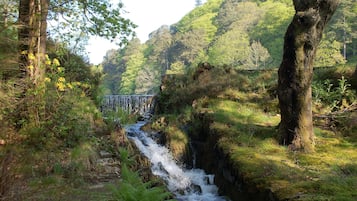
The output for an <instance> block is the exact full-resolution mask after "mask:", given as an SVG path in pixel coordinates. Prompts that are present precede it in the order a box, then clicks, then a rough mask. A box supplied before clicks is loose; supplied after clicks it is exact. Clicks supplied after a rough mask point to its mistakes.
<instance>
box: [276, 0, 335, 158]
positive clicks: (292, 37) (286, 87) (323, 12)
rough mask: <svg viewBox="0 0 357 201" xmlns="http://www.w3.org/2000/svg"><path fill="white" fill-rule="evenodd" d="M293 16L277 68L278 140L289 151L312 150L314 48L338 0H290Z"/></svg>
mask: <svg viewBox="0 0 357 201" xmlns="http://www.w3.org/2000/svg"><path fill="white" fill-rule="evenodd" d="M293 2H294V7H295V11H296V12H295V15H294V17H293V20H292V22H291V23H290V25H289V26H288V29H287V31H286V34H285V38H284V54H283V59H282V62H281V65H280V68H279V72H278V75H279V80H278V98H279V107H280V113H281V122H280V124H279V133H280V136H281V139H280V143H281V144H283V145H289V146H290V148H291V149H292V150H301V151H305V152H311V151H313V150H314V132H313V124H312V108H311V107H312V106H311V105H312V103H311V98H312V94H311V82H312V75H313V61H314V58H315V55H316V49H317V47H318V45H319V42H320V41H321V38H322V33H323V30H324V28H325V26H326V24H327V22H328V21H329V20H330V19H331V17H332V15H333V13H334V12H335V10H336V9H337V6H338V4H339V1H338V0H321V1H317V0H314V1H311V0H293Z"/></svg>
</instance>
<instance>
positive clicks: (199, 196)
mask: <svg viewBox="0 0 357 201" xmlns="http://www.w3.org/2000/svg"><path fill="white" fill-rule="evenodd" d="M145 123H146V122H144V121H141V122H138V123H136V124H133V125H129V126H127V127H126V133H127V136H128V138H129V139H131V140H133V141H134V142H135V144H136V146H137V147H138V149H139V150H140V151H141V153H142V154H144V155H145V156H146V157H147V158H148V159H149V160H150V162H151V164H152V167H151V170H152V173H153V174H154V175H157V176H159V177H161V178H162V179H163V180H164V181H165V182H166V184H167V187H168V189H169V190H170V191H171V192H172V193H173V194H174V195H175V196H176V197H175V199H177V200H179V201H226V200H227V199H225V198H224V197H222V196H220V195H218V188H217V186H216V185H214V183H213V180H214V175H209V174H206V173H205V172H204V170H202V169H186V168H184V167H182V166H181V165H178V163H176V161H175V160H174V159H173V157H172V155H171V153H170V151H169V150H168V149H167V148H166V147H165V146H162V145H159V144H157V143H156V141H155V140H153V139H152V138H150V137H149V136H148V133H146V132H144V131H142V130H141V129H140V128H141V126H143V125H144V124H145Z"/></svg>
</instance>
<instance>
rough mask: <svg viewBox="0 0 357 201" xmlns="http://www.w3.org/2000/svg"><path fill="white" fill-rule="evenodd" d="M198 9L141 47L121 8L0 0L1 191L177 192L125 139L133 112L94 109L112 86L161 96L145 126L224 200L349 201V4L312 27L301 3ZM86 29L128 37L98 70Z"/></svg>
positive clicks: (355, 173)
mask: <svg viewBox="0 0 357 201" xmlns="http://www.w3.org/2000/svg"><path fill="white" fill-rule="evenodd" d="M199 2H200V1H197V3H196V4H197V5H196V7H195V8H194V9H193V10H192V11H191V12H189V13H188V14H187V15H185V16H183V18H182V19H181V20H180V21H178V22H177V23H175V24H172V25H163V26H161V27H160V28H159V29H157V30H153V32H152V33H150V35H149V39H148V40H147V41H145V42H144V41H140V40H139V39H138V38H137V37H136V36H135V28H136V25H135V24H134V23H132V22H131V21H130V19H126V18H124V17H122V16H123V15H122V13H123V12H124V11H123V6H124V5H123V4H122V3H118V4H115V5H114V4H112V3H111V1H109V0H103V1H68V0H61V1H48V0H20V1H14V0H2V1H0V27H1V29H0V47H1V48H0V78H1V79H0V200H61V201H62V200H98V201H99V200H150V201H151V200H152V201H154V200H155V201H159V200H175V196H174V195H173V194H172V193H171V192H169V190H168V189H167V187H165V182H164V181H162V180H160V178H158V177H157V176H155V175H153V174H152V172H151V171H150V161H148V159H147V158H145V157H143V155H142V154H141V153H140V151H139V150H138V149H137V147H135V145H134V144H133V143H132V142H131V141H130V140H129V139H128V138H127V136H126V133H125V132H126V131H125V125H130V124H133V123H134V122H136V121H137V120H138V119H140V118H141V117H139V116H138V114H129V113H127V112H125V111H113V112H112V113H110V114H106V116H104V115H103V113H102V112H101V110H100V108H101V104H102V102H103V98H104V96H105V95H112V94H120V95H133V94H136V95H154V96H155V100H156V107H155V111H154V114H152V118H151V120H150V122H149V123H147V124H146V125H145V126H144V127H143V130H146V131H148V132H157V133H159V134H161V135H162V137H161V141H162V144H163V146H166V147H167V148H168V149H169V150H170V151H171V152H172V154H173V156H174V158H175V160H176V161H181V162H183V163H190V162H189V161H192V155H191V153H192V151H193V150H195V152H196V153H197V154H196V155H197V158H196V163H197V166H198V167H200V168H202V169H204V170H205V171H207V172H209V173H212V174H214V175H215V177H216V179H215V183H216V185H217V186H219V192H220V193H221V194H222V195H224V196H227V200H243V201H244V200H247V201H251V200H252V201H255V200H257V201H263V200H269V201H273V200H274V201H275V200H277V201H280V200H300V201H310V200H311V201H312V200H321V201H322V200H333V201H349V200H351V201H353V200H356V199H357V193H356V190H355V189H357V162H356V161H357V152H356V147H357V134H356V129H357V122H356V115H357V95H356V90H357V71H356V68H357V40H356V38H357V29H356V28H357V19H356V18H357V3H356V2H355V0H345V1H340V2H339V3H338V6H337V3H336V2H338V1H323V2H324V3H326V2H327V4H328V3H331V5H330V4H329V8H331V10H333V9H332V8H333V6H334V5H336V6H337V7H336V10H335V11H333V12H331V13H328V12H326V13H327V14H326V13H324V12H321V13H319V14H320V15H326V17H325V18H323V20H325V21H323V20H320V19H319V20H320V21H319V23H317V24H318V26H317V25H316V24H313V23H312V24H313V25H312V26H311V27H312V28H311V29H310V27H309V29H306V30H308V31H305V28H306V27H308V26H310V24H308V25H306V23H310V21H301V20H302V19H306V18H304V17H305V15H302V17H301V18H299V15H300V14H301V13H303V14H306V13H307V14H306V16H307V17H309V16H308V15H310V14H311V13H312V14H311V15H313V14H314V13H313V12H311V9H310V10H309V9H307V10H303V9H305V7H308V6H311V5H310V3H306V4H303V3H302V4H299V3H301V2H305V1H295V0H294V1H290V0H264V1H261V0H248V1H239V0H208V1H207V2H206V3H204V4H201V3H199ZM306 2H310V1H306ZM334 3H336V4H334ZM311 4H314V3H311ZM319 6H320V5H319ZM321 8H322V6H321ZM298 9H300V10H299V12H297V10H298ZM332 14H333V15H332ZM330 17H331V18H330ZM312 19H313V20H314V19H315V18H312ZM309 20H310V18H309ZM321 21H323V22H322V23H323V24H322V25H321V24H320V22H321ZM302 22H303V23H302ZM294 23H295V24H294ZM299 23H300V24H304V26H302V27H299V28H296V26H299ZM324 23H326V24H324ZM294 26H295V28H291V27H294ZM289 28H290V29H289ZM289 30H290V31H291V32H289ZM310 30H313V31H310ZM288 33H291V34H302V35H303V34H305V33H306V34H307V37H301V38H298V37H296V41H295V43H289V42H291V41H289V37H288V36H289V35H288ZM315 33H318V34H317V36H316V35H314V34H315ZM319 33H321V35H319ZM90 36H100V37H104V38H107V39H110V40H112V41H113V42H116V43H118V44H120V45H121V46H120V48H119V49H113V50H110V51H108V52H107V53H106V56H105V57H104V58H103V62H102V63H101V64H99V65H92V64H90V62H89V61H88V58H87V55H86V53H85V49H84V47H85V45H86V43H87V41H88V39H89V37H90ZM315 37H316V38H315ZM301 40H303V41H305V42H306V43H307V42H311V43H309V44H308V45H309V46H306V43H305V45H303V46H302V48H303V53H301V52H299V51H298V50H299V46H298V44H299V42H300V41H301ZM320 40H321V41H320ZM289 44H290V45H289ZM295 45H296V48H295ZM291 46H294V48H292V49H293V50H294V51H295V50H296V51H295V52H294V54H295V56H294V58H295V59H296V60H293V59H292V60H289V59H291V57H288V56H289V55H291V54H292V53H291V52H290V53H289V54H288V53H287V52H288V51H289V47H291ZM290 50H291V48H290ZM310 50H311V51H310ZM301 55H303V56H301ZM311 58H312V59H313V60H310V59H311ZM299 59H302V60H303V62H301V61H300V60H299ZM289 62H290V63H289ZM291 66H294V67H295V68H296V69H297V70H296V73H295V74H294V73H291V69H292V68H291ZM301 68H302V69H305V70H301ZM306 69H308V72H309V73H307V74H306V73H305V74H299V73H301V72H305V71H306V72H307V70H306ZM286 72H287V73H288V74H284V73H286ZM289 73H290V74H289ZM293 75H297V76H296V77H293ZM289 76H291V77H289ZM299 76H300V77H299ZM287 77H289V79H285V78H287ZM304 78H306V79H304ZM289 80H290V81H292V82H293V83H291V82H289ZM296 80H298V81H300V82H301V83H302V84H301V85H299V84H298V85H297V87H296V85H295V84H296V83H295V82H297V81H296ZM304 82H306V83H307V87H305V85H304ZM289 86H293V87H292V88H289ZM286 87H287V88H286ZM294 87H296V88H297V89H296V88H294ZM301 91H302V93H303V94H302V95H301V94H299V93H300V92H301ZM291 93H292V94H293V95H292V97H298V98H297V99H296V100H292V102H289V101H291V100H290V99H289V98H287V96H286V94H288V95H289V94H291ZM295 93H297V95H296V94H295ZM305 93H306V94H307V95H306V94H305ZM309 95H310V96H309ZM291 105H293V106H291ZM291 108H293V110H294V111H295V109H296V111H298V112H295V113H298V114H297V115H298V117H296V116H293V115H294V114H295V113H294V111H293V112H290V113H292V114H293V115H292V116H289V115H291V114H290V113H289V111H291ZM300 110H301V111H300ZM306 111H307V112H306ZM305 113H307V114H305ZM299 115H301V116H302V117H301V118H300V116H299ZM309 115H310V116H309ZM306 116H307V117H308V118H307V120H306V118H305V117H306ZM296 118H298V121H297V122H294V123H292V124H293V128H291V122H292V121H295V119H296ZM291 119H293V120H291ZM309 119H310V121H311V122H310V124H309ZM306 122H308V123H307V124H306ZM295 123H296V124H297V125H295ZM300 124H302V125H300ZM306 127H307V130H306ZM294 129H295V130H294ZM291 130H293V131H292V132H291ZM300 132H301V135H298V134H299V133H300ZM305 132H307V133H305ZM307 138H308V139H307Z"/></svg>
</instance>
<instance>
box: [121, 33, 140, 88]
mask: <svg viewBox="0 0 357 201" xmlns="http://www.w3.org/2000/svg"><path fill="white" fill-rule="evenodd" d="M142 49H143V46H141V44H140V41H139V40H138V39H134V40H132V41H131V42H130V43H129V45H128V46H127V47H126V49H125V56H124V60H125V63H126V65H127V67H126V70H125V72H124V73H123V75H122V76H123V77H122V80H121V83H120V90H119V93H120V94H134V91H135V88H136V86H135V80H136V77H137V76H138V73H139V71H140V69H141V68H142V65H143V63H144V62H145V59H144V55H143V52H142Z"/></svg>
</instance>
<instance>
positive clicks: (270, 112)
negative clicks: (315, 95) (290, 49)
mask: <svg viewBox="0 0 357 201" xmlns="http://www.w3.org/2000/svg"><path fill="white" fill-rule="evenodd" d="M321 71H323V70H322V69H321ZM215 73H216V76H210V75H205V78H207V79H208V78H209V79H208V81H209V83H211V84H212V83H214V84H215V85H220V86H219V87H214V88H210V87H208V86H212V85H208V81H207V83H204V86H203V84H202V83H201V84H202V85H200V83H191V84H190V83H188V85H187V86H186V88H187V89H190V90H185V92H186V94H185V96H186V97H195V98H194V99H192V100H194V101H193V102H190V104H189V105H185V106H184V107H183V108H181V109H178V110H181V111H185V114H184V115H183V116H184V118H182V119H185V120H183V121H178V120H177V119H180V118H179V116H178V115H173V116H172V117H170V118H166V120H167V122H166V126H168V125H169V127H171V128H170V129H171V130H170V132H172V133H173V136H175V135H177V134H178V133H180V132H177V129H178V128H181V126H183V125H187V124H188V123H190V122H191V125H196V124H197V125H201V126H202V125H205V126H206V127H207V129H208V132H209V134H210V135H215V137H216V138H217V143H216V146H217V148H219V150H222V151H223V153H224V154H225V155H228V156H229V159H230V163H231V164H232V167H233V168H234V170H232V171H233V172H239V174H240V175H241V176H242V180H244V181H245V182H247V183H248V184H250V185H253V186H256V187H258V188H259V189H261V190H262V191H264V190H267V189H269V190H271V191H272V192H273V193H274V194H275V195H276V196H277V197H278V198H279V199H281V200H299V201H310V200H334V201H335V200H341V201H342V200H346V201H352V200H356V199H357V196H356V194H357V193H356V191H355V189H357V184H356V183H357V176H356V174H357V173H356V172H357V163H356V161H357V152H356V151H355V150H356V148H357V140H354V139H356V137H355V136H356V135H355V133H354V129H355V127H356V126H355V125H354V119H355V118H354V117H355V116H356V115H355V114H351V115H347V117H346V116H343V117H342V118H341V119H339V120H338V122H342V123H339V124H335V125H334V126H335V127H333V128H334V129H333V130H330V129H328V128H329V127H327V125H326V122H323V121H318V122H319V123H320V124H319V125H321V128H319V127H317V126H315V129H314V133H315V135H316V137H315V143H316V144H315V152H313V153H301V152H296V151H291V150H290V149H288V148H287V147H284V146H280V145H279V143H278V140H277V139H278V137H279V136H278V131H277V126H278V124H279V122H280V115H279V113H278V112H279V111H278V109H277V104H278V101H277V99H276V98H275V96H272V95H273V94H274V92H270V91H269V90H271V89H274V87H275V82H276V75H275V74H274V73H276V72H274V71H271V72H268V71H267V72H264V73H260V72H259V73H257V72H243V71H239V72H237V73H236V74H222V73H220V74H218V73H217V72H215ZM269 73H270V74H269ZM343 73H344V71H341V70H340V68H337V70H336V69H335V70H332V71H331V72H328V73H326V74H321V75H320V76H321V77H324V78H325V77H330V78H331V75H335V74H338V76H335V77H336V79H339V78H340V77H341V74H343ZM348 73H350V71H348ZM218 75H219V76H218ZM315 75H316V74H315ZM262 77H264V78H265V79H267V80H263V79H261V78H262ZM316 77H317V79H319V76H316ZM315 79H316V78H315ZM232 80H234V82H232ZM223 81H225V84H223ZM218 88H220V89H221V90H216V89H218ZM180 90H183V89H180ZM171 91H172V92H173V91H174V90H171ZM177 95H178V94H176V93H174V92H173V93H172V94H171V95H170V98H174V97H177ZM172 102H175V101H172ZM314 105H315V106H316V104H314ZM188 108H190V109H188ZM320 108H324V107H323V106H321V107H320ZM314 112H315V113H318V112H322V110H320V109H319V108H314ZM190 114H191V115H190ZM194 114H200V115H194ZM165 115H172V113H166V114H165ZM203 120H204V121H205V124H202V122H199V121H203ZM195 121H198V122H195ZM172 122H175V123H174V124H173V123H172ZM207 123H208V124H207ZM180 124H181V126H180ZM206 124H207V125H206ZM338 125H340V126H341V127H338ZM195 129H197V128H195ZM174 139H177V141H178V142H181V141H183V142H184V141H185V140H183V139H181V137H180V136H176V137H174Z"/></svg>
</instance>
